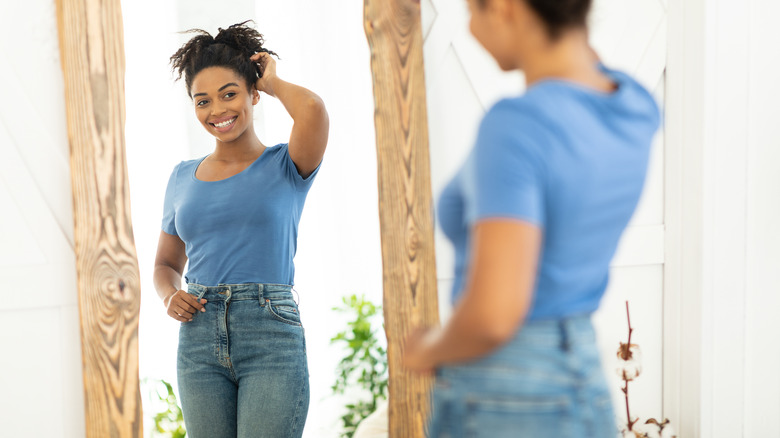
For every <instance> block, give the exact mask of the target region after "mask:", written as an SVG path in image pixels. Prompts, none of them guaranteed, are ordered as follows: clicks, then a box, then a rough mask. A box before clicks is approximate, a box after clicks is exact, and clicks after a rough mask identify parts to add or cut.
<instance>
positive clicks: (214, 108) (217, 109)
mask: <svg viewBox="0 0 780 438" xmlns="http://www.w3.org/2000/svg"><path fill="white" fill-rule="evenodd" d="M224 112H225V107H224V106H222V105H221V104H219V103H217V102H214V103H213V104H212V105H211V115H212V116H218V115H220V114H222V113H224Z"/></svg>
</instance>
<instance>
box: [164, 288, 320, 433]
mask: <svg viewBox="0 0 780 438" xmlns="http://www.w3.org/2000/svg"><path fill="white" fill-rule="evenodd" d="M188 293H190V294H192V295H194V296H195V297H197V298H198V299H200V298H205V299H206V300H208V303H207V304H206V306H205V307H206V312H205V313H201V312H196V314H195V315H194V316H193V320H192V321H191V322H185V323H182V324H181V327H180V328H179V350H178V365H177V369H178V381H179V393H180V397H181V404H182V411H183V413H184V423H185V425H186V428H187V437H188V438H249V437H252V438H261V437H269V438H280V437H282V438H284V437H300V436H301V435H302V433H303V425H304V423H305V422H306V414H307V413H308V410H309V369H308V366H307V363H306V345H305V341H304V337H303V326H302V325H301V319H300V314H299V312H298V306H297V304H296V303H295V301H294V300H293V296H292V293H291V287H290V286H287V285H273V284H238V285H220V286H213V287H211V286H210V287H207V286H201V285H198V284H190V285H189V287H188Z"/></svg>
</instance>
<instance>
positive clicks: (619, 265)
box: [422, 0, 667, 422]
mask: <svg viewBox="0 0 780 438" xmlns="http://www.w3.org/2000/svg"><path fill="white" fill-rule="evenodd" d="M422 13H423V16H422V22H423V36H424V38H425V46H424V51H425V78H426V84H427V87H426V88H427V99H428V121H429V135H430V149H431V152H430V153H431V179H432V184H433V193H434V196H435V197H438V195H439V193H440V192H441V190H442V189H443V187H444V184H446V182H447V181H448V180H449V178H450V177H451V176H452V174H453V173H454V172H455V171H456V169H457V168H458V166H459V165H460V164H461V163H462V162H463V160H464V158H465V155H466V154H467V152H468V151H469V150H470V148H471V146H472V144H473V141H474V138H475V136H476V130H477V126H478V123H479V120H480V119H481V117H482V115H483V114H484V112H485V111H486V110H487V109H488V108H490V106H491V105H492V104H493V102H495V101H496V100H497V99H498V98H500V97H503V96H506V95H512V94H517V93H519V92H521V91H522V89H523V80H522V76H521V75H520V74H518V73H511V74H507V73H503V72H501V71H500V70H499V69H498V67H497V65H496V64H495V62H494V61H493V60H492V58H491V57H490V55H489V54H487V52H485V51H484V50H483V49H482V47H481V46H479V44H478V43H477V42H476V40H474V38H473V37H472V36H471V35H470V33H469V31H468V10H467V6H466V2H465V1H451V0H422ZM590 23H591V41H592V44H593V46H594V47H595V49H596V50H597V52H598V53H599V54H600V56H601V57H602V60H603V61H604V63H605V64H606V65H607V66H609V67H611V68H617V69H620V70H623V71H626V72H628V73H630V74H632V75H634V76H635V77H636V78H637V79H638V80H639V81H640V82H641V83H642V84H643V85H645V87H647V88H648V89H649V90H651V91H652V92H653V93H654V94H655V96H656V99H657V100H658V102H659V104H663V96H664V70H665V66H666V28H667V26H666V8H665V3H664V0H595V4H594V8H593V11H592V13H591V20H590ZM436 239H437V246H436V256H437V265H438V266H437V268H438V275H439V291H440V297H441V298H440V303H441V308H442V316H443V317H444V318H446V317H447V314H448V312H449V304H448V303H449V291H450V288H451V285H452V277H453V272H452V267H453V265H454V259H453V257H454V256H453V253H452V248H451V246H450V245H449V244H448V243H445V241H446V240H445V239H444V236H443V235H442V234H441V231H440V230H437V234H436ZM663 245H664V140H663V132H661V133H659V135H658V136H657V138H656V141H655V144H654V147H653V152H652V156H651V164H650V169H649V174H648V179H647V183H646V186H645V191H644V194H643V196H642V200H641V201H640V205H639V208H638V210H637V211H636V214H635V215H634V218H633V219H632V221H631V224H630V226H629V228H628V230H627V231H626V233H625V235H624V237H623V240H622V242H621V245H620V248H619V250H618V254H617V255H616V257H615V259H614V261H613V264H612V272H611V281H610V286H609V288H608V291H607V293H606V295H605V297H604V299H603V301H602V304H601V308H600V310H599V311H598V313H597V314H596V315H595V318H594V320H595V324H596V326H597V329H598V333H599V344H600V346H601V350H602V358H603V361H604V366H605V371H606V372H607V376H608V378H609V379H610V382H611V387H612V390H613V399H614V402H615V410H616V412H617V414H618V417H619V418H621V419H625V417H626V414H625V409H626V408H625V402H624V398H623V393H622V392H621V391H620V388H621V387H622V385H621V383H622V382H621V381H620V379H619V378H618V376H617V374H616V372H615V369H616V368H617V358H616V352H617V348H618V345H619V342H621V341H623V342H625V341H626V338H627V335H628V327H627V322H626V310H625V302H626V300H628V301H629V302H630V308H631V325H632V327H633V328H634V333H633V336H632V343H637V344H639V345H640V347H641V348H642V351H643V356H644V358H643V365H644V370H643V372H642V375H641V376H640V377H639V378H638V379H637V380H636V381H634V382H632V383H631V384H630V386H629V395H630V400H631V416H632V417H637V416H638V417H640V418H641V419H642V422H644V420H645V419H647V418H649V417H655V418H658V417H660V416H661V414H662V386H663V385H662V383H663V382H662V364H663V362H662V353H663V345H662V340H663V313H662V312H663V292H664V290H663V284H664V282H663V275H664V270H663V268H664V246H663Z"/></svg>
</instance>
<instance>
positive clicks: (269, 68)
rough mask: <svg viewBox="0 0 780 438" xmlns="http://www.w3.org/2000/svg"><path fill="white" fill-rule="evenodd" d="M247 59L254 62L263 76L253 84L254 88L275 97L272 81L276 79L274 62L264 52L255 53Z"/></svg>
mask: <svg viewBox="0 0 780 438" xmlns="http://www.w3.org/2000/svg"><path fill="white" fill-rule="evenodd" d="M249 59H251V60H252V61H254V62H256V63H257V65H258V68H259V69H260V71H261V72H263V76H262V77H260V78H258V79H257V81H256V82H255V88H257V90H258V91H262V92H263V93H265V94H267V95H269V96H271V97H276V95H275V94H274V87H273V84H274V80H275V79H277V76H276V60H275V59H274V58H273V57H271V55H269V54H268V53H265V52H258V53H255V54H254V55H252V56H251V57H250V58H249Z"/></svg>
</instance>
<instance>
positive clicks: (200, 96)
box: [191, 67, 260, 143]
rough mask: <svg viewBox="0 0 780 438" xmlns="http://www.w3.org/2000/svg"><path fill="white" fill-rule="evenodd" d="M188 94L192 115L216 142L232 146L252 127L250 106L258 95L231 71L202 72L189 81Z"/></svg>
mask: <svg viewBox="0 0 780 438" xmlns="http://www.w3.org/2000/svg"><path fill="white" fill-rule="evenodd" d="M191 91H192V102H193V104H194V105H195V115H196V116H197V117H198V120H199V121H200V124H201V125H203V127H204V128H205V129H206V131H208V132H209V134H211V135H213V136H214V137H216V138H217V139H218V140H220V141H222V142H225V143H228V142H231V141H233V140H235V139H237V138H238V137H240V136H241V135H242V134H243V133H244V132H246V130H247V128H250V129H251V127H252V126H253V125H252V123H253V119H252V112H253V106H254V105H255V104H257V102H258V101H259V99H260V94H259V93H258V92H257V90H255V89H254V87H251V88H249V87H248V86H247V84H246V81H245V80H244V79H243V78H241V77H240V76H239V75H238V74H237V73H236V72H235V71H233V70H232V69H229V68H225V67H208V68H205V69H203V70H201V71H200V72H199V73H198V74H197V75H195V78H194V79H193V80H192V88H191Z"/></svg>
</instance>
